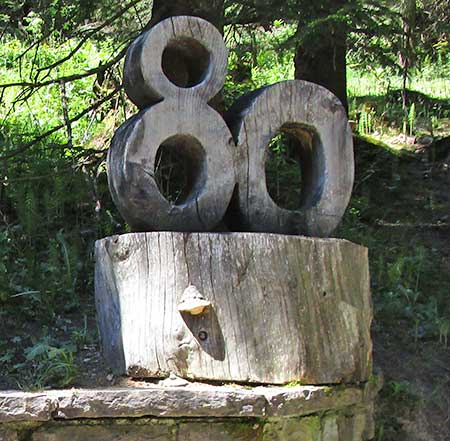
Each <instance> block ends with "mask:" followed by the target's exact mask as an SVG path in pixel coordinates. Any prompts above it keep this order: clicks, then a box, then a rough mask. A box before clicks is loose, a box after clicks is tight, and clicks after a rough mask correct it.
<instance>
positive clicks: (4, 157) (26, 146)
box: [0, 85, 122, 161]
mask: <svg viewBox="0 0 450 441" xmlns="http://www.w3.org/2000/svg"><path fill="white" fill-rule="evenodd" d="M121 88H122V85H120V86H119V87H117V88H116V89H114V90H113V91H112V92H111V93H109V94H108V95H107V96H105V97H104V98H102V99H101V100H99V101H96V102H95V103H94V104H92V105H91V106H89V107H87V108H86V109H84V110H83V111H82V112H80V113H78V114H77V115H75V116H74V117H73V118H70V119H69V122H70V123H73V122H75V121H78V120H79V119H81V118H82V117H83V116H84V115H86V114H87V113H89V112H91V111H92V110H95V109H97V108H99V107H100V106H101V105H103V104H104V103H106V102H107V101H109V100H110V99H111V98H113V97H114V95H115V94H116V93H117V92H118V91H119V90H120V89H121ZM64 127H66V122H64V123H63V124H59V125H58V126H55V127H53V128H51V129H50V130H47V131H46V132H44V133H42V134H41V135H39V136H37V137H36V138H34V139H33V140H32V141H30V142H28V143H26V144H24V145H23V146H22V147H20V148H18V149H16V150H14V151H12V152H10V153H7V154H5V155H2V156H0V160H2V161H5V160H7V159H10V158H12V157H14V156H17V155H19V154H21V153H24V152H26V151H27V150H28V149H29V148H31V147H33V146H34V145H36V144H37V143H38V142H40V141H42V140H43V139H45V138H47V137H48V136H50V135H52V134H53V133H55V132H57V131H58V130H61V129H62V128H64Z"/></svg>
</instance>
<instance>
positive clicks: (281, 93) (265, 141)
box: [226, 80, 354, 236]
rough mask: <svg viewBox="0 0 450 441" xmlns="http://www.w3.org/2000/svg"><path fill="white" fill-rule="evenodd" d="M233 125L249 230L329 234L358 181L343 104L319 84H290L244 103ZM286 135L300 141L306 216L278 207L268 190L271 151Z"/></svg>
mask: <svg viewBox="0 0 450 441" xmlns="http://www.w3.org/2000/svg"><path fill="white" fill-rule="evenodd" d="M226 119H227V121H228V124H229V125H230V127H231V130H232V132H233V135H234V137H235V139H236V142H237V144H238V149H237V153H238V158H237V160H236V161H235V163H236V173H237V176H238V182H239V187H238V190H239V191H238V193H237V199H238V200H237V203H236V205H237V206H238V207H239V215H240V220H241V222H242V224H243V228H244V229H245V230H250V231H261V232H263V231H265V232H273V233H289V234H305V235H307V236H327V235H329V234H330V233H331V232H332V231H333V230H334V229H335V228H336V226H337V225H338V223H339V222H340V220H341V218H342V215H343V214H344V211H345V209H346V207H347V205H348V202H349V200H350V196H351V192H352V186H353V176H354V164H353V142H352V133H351V129H350V126H349V124H348V120H347V115H346V113H345V110H344V108H343V107H342V105H341V103H340V102H339V100H338V99H337V98H336V97H335V96H334V95H333V94H332V93H331V92H329V91H328V90H327V89H325V88H324V87H321V86H318V85H316V84H313V83H308V82H306V81H299V80H294V81H284V82H281V83H277V84H274V85H272V86H268V87H264V88H262V89H259V90H257V91H254V92H252V93H250V94H248V95H245V96H243V97H241V98H240V99H238V100H237V101H236V103H235V104H234V105H233V106H232V108H231V109H230V111H229V112H228V114H227V115H226ZM280 131H281V132H285V133H289V134H291V135H293V137H294V138H296V139H297V140H298V141H299V142H298V150H299V156H300V162H301V168H302V181H303V182H302V192H301V193H302V200H301V207H300V209H299V210H286V209H284V208H281V207H279V206H278V205H277V204H276V203H275V202H274V201H273V200H272V198H271V197H270V195H269V193H268V191H267V185H266V175H265V172H264V171H265V162H266V159H267V155H266V148H267V146H268V145H269V142H270V140H271V139H272V138H273V137H274V136H275V135H277V134H278V133H279V132H280ZM293 185H300V184H299V183H297V184H296V183H293Z"/></svg>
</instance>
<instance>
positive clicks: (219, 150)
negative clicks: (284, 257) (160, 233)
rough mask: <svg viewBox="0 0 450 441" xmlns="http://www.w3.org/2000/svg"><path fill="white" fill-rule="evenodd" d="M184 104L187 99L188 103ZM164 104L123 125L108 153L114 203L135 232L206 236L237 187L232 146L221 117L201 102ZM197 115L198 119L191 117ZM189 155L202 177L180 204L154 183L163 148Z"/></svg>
mask: <svg viewBox="0 0 450 441" xmlns="http://www.w3.org/2000/svg"><path fill="white" fill-rule="evenodd" d="M184 98H186V97H184ZM184 98H180V99H179V100H165V101H163V102H162V103H159V104H157V105H155V106H152V107H149V108H147V109H145V110H143V111H142V112H140V113H139V114H137V115H136V116H135V117H133V118H131V119H130V120H128V121H127V122H126V123H125V124H123V125H122V126H121V127H120V128H119V129H118V130H117V131H116V134H115V135H114V138H113V140H112V143H111V147H110V149H109V151H108V160H107V165H108V182H109V189H110V192H111V196H112V198H113V201H114V203H115V204H116V206H117V208H118V210H119V211H120V213H121V215H122V216H123V217H124V219H125V220H126V221H127V222H128V223H129V225H130V226H131V227H132V229H133V230H135V231H152V230H166V231H167V230H169V231H208V230H213V229H214V228H215V227H216V225H217V224H219V222H220V221H221V220H222V217H223V215H224V213H225V211H226V209H227V207H228V204H229V201H230V199H231V195H232V193H233V189H234V184H235V175H234V166H233V150H232V149H233V148H234V142H233V139H232V136H231V133H230V131H229V129H228V127H227V126H226V124H225V122H224V120H223V119H222V117H221V116H220V115H219V114H218V113H217V112H215V111H214V110H213V109H212V108H211V107H209V106H208V105H207V104H206V102H203V101H202V100H201V99H196V100H194V99H184ZM193 115H195V117H193ZM171 139H172V140H174V142H173V144H174V146H173V147H171V148H172V149H174V151H175V152H179V153H180V154H181V151H184V152H185V153H186V152H189V151H190V152H191V153H190V154H191V155H192V156H194V158H193V162H194V163H195V165H196V167H197V169H198V172H197V174H196V176H195V179H193V182H192V183H191V185H190V186H189V188H186V189H185V190H186V192H187V193H188V194H187V196H186V197H185V198H184V199H183V200H181V201H180V202H175V203H174V202H170V201H168V200H167V199H166V198H165V197H164V196H163V195H162V193H161V192H160V190H159V188H158V184H157V180H156V177H155V175H156V169H157V153H158V149H159V148H160V146H161V145H162V144H163V143H165V142H167V141H170V140H171Z"/></svg>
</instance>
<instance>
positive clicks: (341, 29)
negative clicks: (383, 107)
mask: <svg viewBox="0 0 450 441" xmlns="http://www.w3.org/2000/svg"><path fill="white" fill-rule="evenodd" d="M347 3H348V0H332V1H330V2H328V6H325V7H313V11H314V12H312V13H311V16H310V17H309V21H308V22H306V23H300V24H299V28H301V27H305V26H306V27H307V26H308V24H309V22H312V21H313V20H315V19H325V21H324V22H323V24H322V25H321V26H320V27H319V26H318V27H317V28H318V29H316V30H315V31H314V32H315V34H314V35H313V36H309V38H307V39H304V40H303V42H301V43H300V44H299V45H298V47H297V50H296V54H295V60H294V62H295V78H296V79H299V80H306V81H311V82H313V83H316V84H319V85H321V86H324V87H326V88H327V89H328V90H330V91H331V92H333V93H334V94H335V95H336V96H337V97H338V98H339V99H340V100H341V102H342V104H343V105H344V107H345V109H346V111H347V112H348V103H347V72H346V66H347V65H346V54H347V29H346V27H345V24H344V23H339V22H331V21H330V22H329V23H328V22H327V17H329V16H330V15H334V14H339V13H340V10H341V8H343V7H345V6H346V4H347Z"/></svg>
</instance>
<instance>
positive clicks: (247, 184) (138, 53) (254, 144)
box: [108, 17, 353, 236]
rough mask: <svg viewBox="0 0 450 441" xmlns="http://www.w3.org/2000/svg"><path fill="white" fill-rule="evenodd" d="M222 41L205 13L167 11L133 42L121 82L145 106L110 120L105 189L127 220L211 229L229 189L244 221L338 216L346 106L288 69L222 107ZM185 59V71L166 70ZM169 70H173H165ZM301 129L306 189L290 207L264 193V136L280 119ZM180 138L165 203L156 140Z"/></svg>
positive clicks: (296, 227)
mask: <svg viewBox="0 0 450 441" xmlns="http://www.w3.org/2000/svg"><path fill="white" fill-rule="evenodd" d="M227 58H228V50H227V48H226V47H225V44H224V42H223V40H222V36H221V35H220V33H219V32H218V31H217V29H216V28H215V27H214V26H212V25H211V24H210V23H208V22H206V21H204V20H202V19H200V18H195V17H173V18H170V19H167V20H164V21H162V22H160V23H159V24H158V25H156V26H155V27H153V28H152V29H151V30H149V31H147V32H146V33H144V34H142V35H141V36H140V37H139V38H138V39H136V40H135V41H134V43H133V44H132V45H131V46H130V48H129V50H128V53H127V58H126V61H125V70H124V84H125V90H126V92H127V94H128V96H129V97H130V99H131V100H132V101H133V102H134V103H135V104H136V105H137V106H138V107H139V108H141V109H142V110H141V111H140V112H139V113H138V114H137V115H135V116H134V117H132V118H131V119H129V120H128V121H126V122H125V123H124V124H123V125H122V126H121V127H120V128H119V129H118V130H117V132H116V134H115V136H114V138H113V141H112V145H111V148H110V150H109V154H108V179H109V186H110V189H111V194H112V196H113V200H114V202H115V204H116V205H117V207H118V209H119V211H120V212H121V214H122V216H123V217H124V218H125V219H126V220H127V222H128V223H129V224H130V226H131V227H132V228H133V229H135V230H141V231H142V230H144V231H148V230H170V231H208V230H212V229H213V228H214V227H215V226H216V225H217V224H218V223H220V221H221V220H222V218H223V216H224V214H225V212H226V210H227V208H228V206H229V204H230V200H231V198H232V197H233V198H234V204H235V205H236V206H237V212H238V216H239V221H240V225H241V228H242V229H243V230H245V231H261V232H274V233H289V234H292V233H295V234H299V233H300V234H306V235H317V236H325V235H327V234H329V233H330V232H331V231H332V230H333V229H334V228H335V227H336V226H337V224H338V223H339V221H340V219H341V217H342V215H343V212H344V210H345V208H346V206H347V204H348V201H349V199H350V194H351V189H352V185H353V146H352V138H351V131H350V128H349V125H348V121H347V117H346V114H345V111H344V109H343V107H342V105H341V104H340V102H339V101H338V99H337V98H336V97H335V96H334V95H333V94H332V93H331V92H329V91H328V90H326V89H324V88H323V87H320V86H318V85H315V84H312V83H308V82H305V81H299V80H294V81H284V82H281V83H277V84H274V85H272V86H268V87H265V88H262V89H259V90H257V91H255V92H252V93H251V94H249V95H247V96H244V97H241V98H240V99H238V100H237V101H236V102H235V104H234V105H233V106H232V107H231V109H230V110H229V112H228V113H227V115H226V120H227V123H228V125H227V123H225V121H224V119H223V118H222V117H221V116H220V115H219V114H218V113H217V112H216V111H215V110H213V109H212V108H211V107H210V106H209V105H208V100H210V99H212V98H213V97H214V96H215V95H216V94H217V92H218V91H219V90H220V89H221V88H222V86H223V83H224V80H225V75H226V72H227ZM174 59H175V62H176V61H179V59H185V61H186V62H185V66H186V71H181V72H180V71H179V70H178V75H179V76H178V77H173V76H172V74H171V73H170V71H171V67H172V66H171V62H173V60H174ZM169 78H170V79H169ZM280 130H282V131H285V132H288V133H290V134H292V135H293V136H295V137H296V138H297V139H299V140H300V141H301V143H300V144H299V146H300V145H301V147H299V148H300V149H301V151H300V155H301V166H302V181H303V187H302V201H301V207H300V209H299V210H286V209H283V208H281V207H279V206H278V205H276V204H275V202H274V201H273V200H272V198H271V197H270V195H269V193H268V191H267V186H266V180H265V161H266V154H265V152H266V147H267V145H268V143H269V141H270V140H271V139H272V138H273V137H274V136H275V135H276V134H277V133H278V132H279V131H280ZM162 145H164V146H165V147H166V148H170V149H173V151H174V152H178V151H180V150H181V149H182V150H183V152H184V153H185V154H187V158H189V162H190V163H189V166H190V167H191V179H192V182H191V184H190V185H189V193H188V194H186V195H184V196H183V198H182V200H181V201H179V202H177V201H175V203H170V202H169V201H168V200H167V199H166V198H165V197H164V196H163V195H162V194H161V192H160V190H159V188H158V185H157V182H156V179H155V170H156V168H157V164H156V160H157V153H158V149H159V148H160V146H162Z"/></svg>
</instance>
